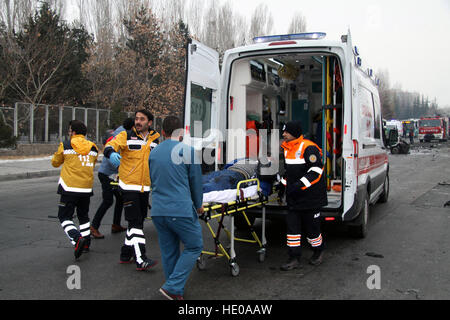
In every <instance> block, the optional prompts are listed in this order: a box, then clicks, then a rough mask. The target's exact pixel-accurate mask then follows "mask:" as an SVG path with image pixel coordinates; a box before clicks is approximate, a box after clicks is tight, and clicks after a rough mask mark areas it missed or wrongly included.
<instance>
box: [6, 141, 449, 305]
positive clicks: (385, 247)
mask: <svg viewBox="0 0 450 320" xmlns="http://www.w3.org/2000/svg"><path fill="white" fill-rule="evenodd" d="M449 160H450V148H449V147H448V145H445V146H442V145H439V146H438V147H433V148H430V144H428V145H427V148H417V149H414V150H413V151H412V152H411V154H409V155H390V166H391V169H390V178H391V191H390V198H389V201H388V203H386V204H377V205H375V206H371V208H370V210H371V212H370V221H369V234H368V237H367V238H365V239H362V240H357V239H352V238H350V237H349V236H348V235H347V233H346V230H345V228H344V227H342V226H339V225H326V226H325V228H324V240H325V242H326V254H325V258H324V263H323V264H322V265H321V266H319V267H313V266H310V265H308V264H307V259H308V257H309V256H310V254H311V252H310V250H309V249H307V248H306V249H305V250H304V266H303V268H301V269H298V270H295V271H292V272H287V273H285V272H281V271H280V270H279V266H280V264H281V263H282V262H284V261H285V260H286V248H285V235H284V226H283V224H280V223H276V222H268V224H267V232H268V244H269V246H268V253H267V256H266V260H265V261H264V262H263V263H260V262H258V255H257V254H256V249H257V247H256V246H255V245H252V244H245V243H238V244H237V245H236V246H237V247H236V252H237V259H238V263H239V266H240V274H239V276H238V277H232V276H231V275H230V272H229V267H228V265H227V262H226V260H225V259H223V258H222V259H208V260H207V263H206V270H204V271H199V270H197V269H196V268H195V269H194V270H193V272H192V274H191V277H190V279H189V281H188V283H187V286H186V293H185V298H186V299H192V300H299V299H312V300H316V299H326V300H328V299H339V300H340V299H353V300H356V299H382V300H384V299H386V300H391V299H402V300H403V299H406V300H414V299H427V300H435V299H450V270H449V267H448V266H449V265H450V253H449V251H450V235H449V232H448V230H449V229H450V207H446V208H445V207H444V204H445V202H447V201H448V200H450V185H449V184H450V166H449V163H450V162H449ZM57 180H58V177H46V178H37V179H29V180H18V181H4V182H0V203H1V207H0V225H1V226H2V228H1V229H0V257H1V259H0V270H1V272H0V299H2V300H4V299H67V300H71V299H75V300H76V299H88V300H91V299H131V300H143V299H159V298H160V297H159V295H158V294H157V290H158V288H159V287H160V286H161V284H162V283H163V281H164V276H163V271H162V266H161V264H159V265H157V266H156V267H155V268H154V269H153V270H151V271H147V272H137V271H135V269H134V265H120V264H119V263H118V260H119V252H120V247H121V245H122V243H123V239H124V234H114V235H112V234H110V232H109V230H110V226H111V222H112V209H110V211H109V212H108V214H107V215H106V216H105V218H104V220H103V224H102V226H101V228H100V231H101V232H102V233H104V234H105V236H106V237H105V239H102V240H92V241H93V242H92V246H91V252H90V253H87V254H84V255H83V256H82V257H81V258H80V259H79V260H78V261H75V260H74V257H73V249H72V248H71V245H70V243H69V241H68V239H67V237H66V236H65V234H64V233H63V230H62V228H61V226H60V224H59V222H58V220H57V219H54V218H49V215H50V216H56V214H57V204H58V200H59V196H58V195H57V194H56V184H57ZM94 192H95V195H94V197H93V198H92V199H91V213H90V216H91V217H92V216H93V214H94V213H95V210H96V208H97V206H98V205H99V203H100V196H101V192H100V183H99V182H98V179H97V178H96V183H95V190H94ZM256 227H257V229H259V227H260V223H259V222H258V221H257V222H256ZM204 231H205V232H204V242H205V248H209V249H211V248H213V247H214V243H213V241H212V238H211V235H210V233H209V231H208V232H206V231H207V230H206V228H204ZM144 232H145V234H146V238H147V250H148V255H149V256H150V257H152V258H155V259H158V260H160V252H159V247H158V242H157V233H156V231H155V228H154V226H153V224H152V222H151V220H148V221H146V224H145V229H144ZM225 242H226V241H225ZM71 266H77V267H79V270H80V275H81V278H80V282H79V283H80V285H81V288H80V289H78V288H75V289H69V287H70V285H69V287H68V282H69V284H70V283H71V279H72V278H71V276H72V272H71V271H70V268H71ZM68 268H69V272H68ZM374 270H375V271H374ZM375 275H377V276H378V275H379V276H380V277H379V278H373V277H372V276H375ZM374 279H376V280H374ZM377 280H379V282H377ZM368 284H369V286H368ZM369 287H371V288H372V289H370V288H369ZM374 287H375V288H374Z"/></svg>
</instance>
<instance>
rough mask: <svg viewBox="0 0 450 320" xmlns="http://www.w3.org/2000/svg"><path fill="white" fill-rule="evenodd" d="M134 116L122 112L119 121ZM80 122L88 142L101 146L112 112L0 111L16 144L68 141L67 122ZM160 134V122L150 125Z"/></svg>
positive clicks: (20, 106)
mask: <svg viewBox="0 0 450 320" xmlns="http://www.w3.org/2000/svg"><path fill="white" fill-rule="evenodd" d="M133 116H134V112H121V115H120V118H126V117H133ZM75 119H76V120H80V121H83V122H84V123H85V124H86V127H87V135H86V137H87V139H89V140H91V141H93V142H95V143H102V142H103V141H104V138H105V136H106V133H107V130H108V129H115V128H111V111H110V110H108V109H93V108H81V107H72V106H55V105H45V104H39V105H32V104H29V103H23V102H17V103H15V105H14V107H4V106H2V107H0V121H2V120H3V122H4V123H5V124H6V125H7V126H9V127H10V128H12V129H13V135H14V136H15V137H17V143H21V144H29V143H58V142H60V141H65V140H67V139H68V127H69V121H71V120H75ZM153 127H154V128H155V130H156V131H158V132H161V127H162V119H161V118H159V117H157V118H155V120H154V122H153Z"/></svg>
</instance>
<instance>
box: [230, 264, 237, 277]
mask: <svg viewBox="0 0 450 320" xmlns="http://www.w3.org/2000/svg"><path fill="white" fill-rule="evenodd" d="M230 272H231V275H232V276H233V277H237V276H238V275H239V265H238V264H237V263H236V262H233V263H232V264H230Z"/></svg>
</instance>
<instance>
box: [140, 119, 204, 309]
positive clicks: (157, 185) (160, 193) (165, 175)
mask: <svg viewBox="0 0 450 320" xmlns="http://www.w3.org/2000/svg"><path fill="white" fill-rule="evenodd" d="M182 128H183V126H182V123H181V121H180V120H179V119H178V118H176V117H174V116H168V117H167V118H165V119H164V122H163V125H162V134H163V136H164V137H165V138H167V140H165V141H164V142H162V143H161V144H160V145H159V146H158V147H156V148H155V150H154V151H152V153H151V154H150V159H149V167H150V178H151V181H152V212H151V216H152V220H153V223H154V225H155V227H156V230H157V232H158V240H159V247H160V249H161V257H162V264H163V269H164V275H165V283H164V284H163V285H162V286H161V288H160V289H159V292H160V293H161V294H162V295H163V296H164V297H165V298H167V299H169V300H183V299H184V298H183V295H184V287H185V284H186V281H187V279H188V277H189V274H190V273H191V271H192V268H193V267H194V265H195V263H196V260H197V258H198V257H199V256H200V254H201V252H202V248H203V238H202V229H201V226H200V223H199V219H198V214H202V213H203V206H202V202H203V191H202V170H201V162H200V161H198V159H197V161H196V160H195V154H194V149H193V148H192V147H190V146H188V145H186V144H184V143H182V142H180V137H181V135H182V132H183V129H182ZM180 242H181V243H182V244H183V251H181V252H180Z"/></svg>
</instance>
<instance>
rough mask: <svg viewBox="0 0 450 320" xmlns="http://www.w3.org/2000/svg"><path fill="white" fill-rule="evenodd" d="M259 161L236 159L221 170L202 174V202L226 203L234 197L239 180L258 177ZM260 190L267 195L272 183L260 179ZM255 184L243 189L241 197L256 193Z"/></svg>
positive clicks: (248, 196)
mask: <svg viewBox="0 0 450 320" xmlns="http://www.w3.org/2000/svg"><path fill="white" fill-rule="evenodd" d="M260 166H261V164H260V162H259V161H257V160H251V159H238V160H234V161H233V162H231V163H228V164H227V165H225V167H224V169H223V170H220V171H214V172H211V173H209V174H206V175H204V176H203V202H204V203H211V202H217V203H227V202H230V201H233V200H235V199H236V188H237V185H238V183H239V182H240V181H243V180H249V179H254V178H259V177H258V175H259V174H258V171H259V167H260ZM260 187H261V191H262V193H263V194H264V195H266V196H268V195H270V193H271V190H272V184H271V183H269V182H267V181H262V180H261V179H260ZM257 191H258V190H257V185H251V186H248V187H247V188H244V189H243V192H244V194H243V197H244V198H250V197H252V196H254V195H256V193H257Z"/></svg>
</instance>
